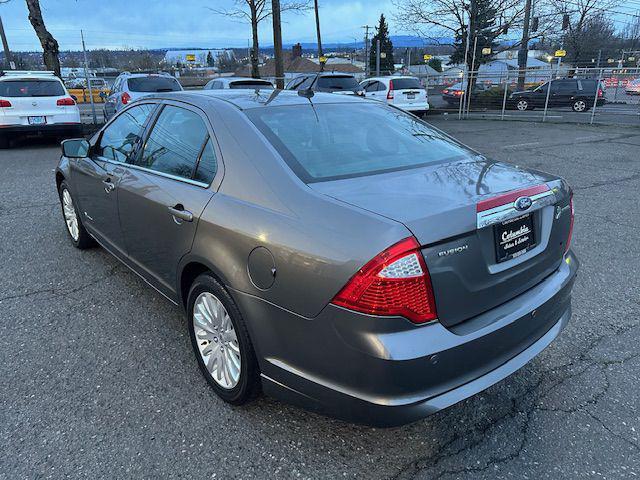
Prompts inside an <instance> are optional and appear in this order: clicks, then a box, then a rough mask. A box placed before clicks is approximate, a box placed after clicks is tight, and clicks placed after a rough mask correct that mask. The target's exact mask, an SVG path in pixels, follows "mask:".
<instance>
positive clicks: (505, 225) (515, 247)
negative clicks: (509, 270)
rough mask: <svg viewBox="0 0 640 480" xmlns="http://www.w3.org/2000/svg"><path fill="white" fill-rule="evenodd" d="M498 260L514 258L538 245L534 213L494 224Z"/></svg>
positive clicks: (505, 260)
mask: <svg viewBox="0 0 640 480" xmlns="http://www.w3.org/2000/svg"><path fill="white" fill-rule="evenodd" d="M493 235H494V244H495V251H496V261H497V262H498V263H502V262H507V261H509V260H513V259H514V258H517V257H519V256H521V255H524V254H525V253H527V252H528V251H530V250H531V249H533V248H535V247H536V246H537V242H536V235H535V222H534V215H533V213H525V214H523V215H520V216H518V217H516V218H512V219H509V220H505V221H504V222H501V223H497V224H495V225H494V226H493Z"/></svg>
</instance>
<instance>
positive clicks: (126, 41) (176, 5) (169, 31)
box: [0, 0, 393, 50]
mask: <svg viewBox="0 0 640 480" xmlns="http://www.w3.org/2000/svg"><path fill="white" fill-rule="evenodd" d="M232 2H233V0H170V1H167V0H164V1H161V0H136V1H132V0H110V1H106V2H105V1H104V0H41V2H40V3H41V7H42V11H43V16H44V19H45V23H46V25H47V27H48V28H49V30H50V31H51V32H52V34H53V35H54V37H55V38H56V39H57V40H58V42H59V43H60V48H61V49H62V50H78V49H80V48H81V43H80V29H81V28H82V29H83V30H84V33H85V39H86V43H87V47H88V48H90V49H92V48H122V47H128V48H171V47H175V48H178V47H196V46H201V47H244V46H246V45H247V39H249V38H250V36H251V30H250V28H249V25H248V24H246V23H239V22H237V21H234V20H233V19H231V18H228V17H224V16H220V15H216V14H214V13H213V12H212V11H211V10H210V8H217V9H222V8H228V7H230V6H232ZM208 7H209V8H208ZM392 11H393V7H392V5H391V3H390V1H389V0H369V1H366V0H365V1H339V0H320V22H321V29H322V34H323V41H325V42H338V41H342V42H352V41H353V39H354V38H357V39H358V40H359V39H361V38H362V36H363V30H362V28H361V27H362V25H364V24H369V25H372V26H373V25H375V24H376V23H377V19H378V17H379V15H380V13H385V14H386V15H387V16H390V14H391V13H392ZM0 15H2V18H3V22H4V26H5V29H6V31H7V36H8V39H9V44H10V48H11V49H14V50H33V49H39V47H40V45H39V42H38V39H37V37H36V35H35V33H34V32H33V29H32V27H31V24H30V23H29V21H28V18H27V8H26V6H25V2H23V1H20V0H14V1H12V2H9V3H7V4H3V5H0ZM283 22H284V24H283V27H282V34H283V39H284V41H285V43H291V42H296V41H300V42H315V39H316V35H315V22H314V16H313V11H312V10H310V11H308V12H305V13H303V14H294V13H287V14H285V15H284V16H283ZM260 41H261V42H262V44H263V45H270V44H272V43H273V37H272V31H271V23H270V22H269V21H265V22H264V23H263V24H262V25H261V28H260Z"/></svg>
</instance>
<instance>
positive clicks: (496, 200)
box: [476, 185, 550, 212]
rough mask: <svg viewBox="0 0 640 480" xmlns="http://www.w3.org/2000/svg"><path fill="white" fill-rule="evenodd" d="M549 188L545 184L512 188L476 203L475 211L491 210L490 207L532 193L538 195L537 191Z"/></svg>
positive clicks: (540, 191)
mask: <svg viewBox="0 0 640 480" xmlns="http://www.w3.org/2000/svg"><path fill="white" fill-rule="evenodd" d="M549 190H550V188H549V187H548V186H547V185H538V186H537V187H531V188H523V189H521V190H514V191H513V192H509V193H505V194H504V195H498V196H497V197H493V198H488V199H487V200H482V201H481V202H478V204H477V205H476V212H484V211H486V210H491V209H492V208H496V207H499V206H501V205H506V204H507V203H511V202H515V201H516V199H517V198H519V197H531V196H532V195H538V194H539V193H544V192H548V191H549Z"/></svg>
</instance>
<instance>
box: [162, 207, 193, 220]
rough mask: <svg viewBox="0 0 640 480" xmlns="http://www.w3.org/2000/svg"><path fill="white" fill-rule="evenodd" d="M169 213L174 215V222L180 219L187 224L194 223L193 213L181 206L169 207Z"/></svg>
mask: <svg viewBox="0 0 640 480" xmlns="http://www.w3.org/2000/svg"><path fill="white" fill-rule="evenodd" d="M168 208H169V213H170V214H171V215H173V218H174V220H176V219H180V220H183V221H185V222H193V213H191V212H190V211H188V210H185V209H184V207H183V206H182V205H180V204H178V205H176V206H175V207H168Z"/></svg>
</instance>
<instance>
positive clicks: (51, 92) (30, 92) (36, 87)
mask: <svg viewBox="0 0 640 480" xmlns="http://www.w3.org/2000/svg"><path fill="white" fill-rule="evenodd" d="M62 95H65V91H64V87H63V86H62V83H60V82H59V81H58V80H5V81H3V82H0V97H61V96H62Z"/></svg>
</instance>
